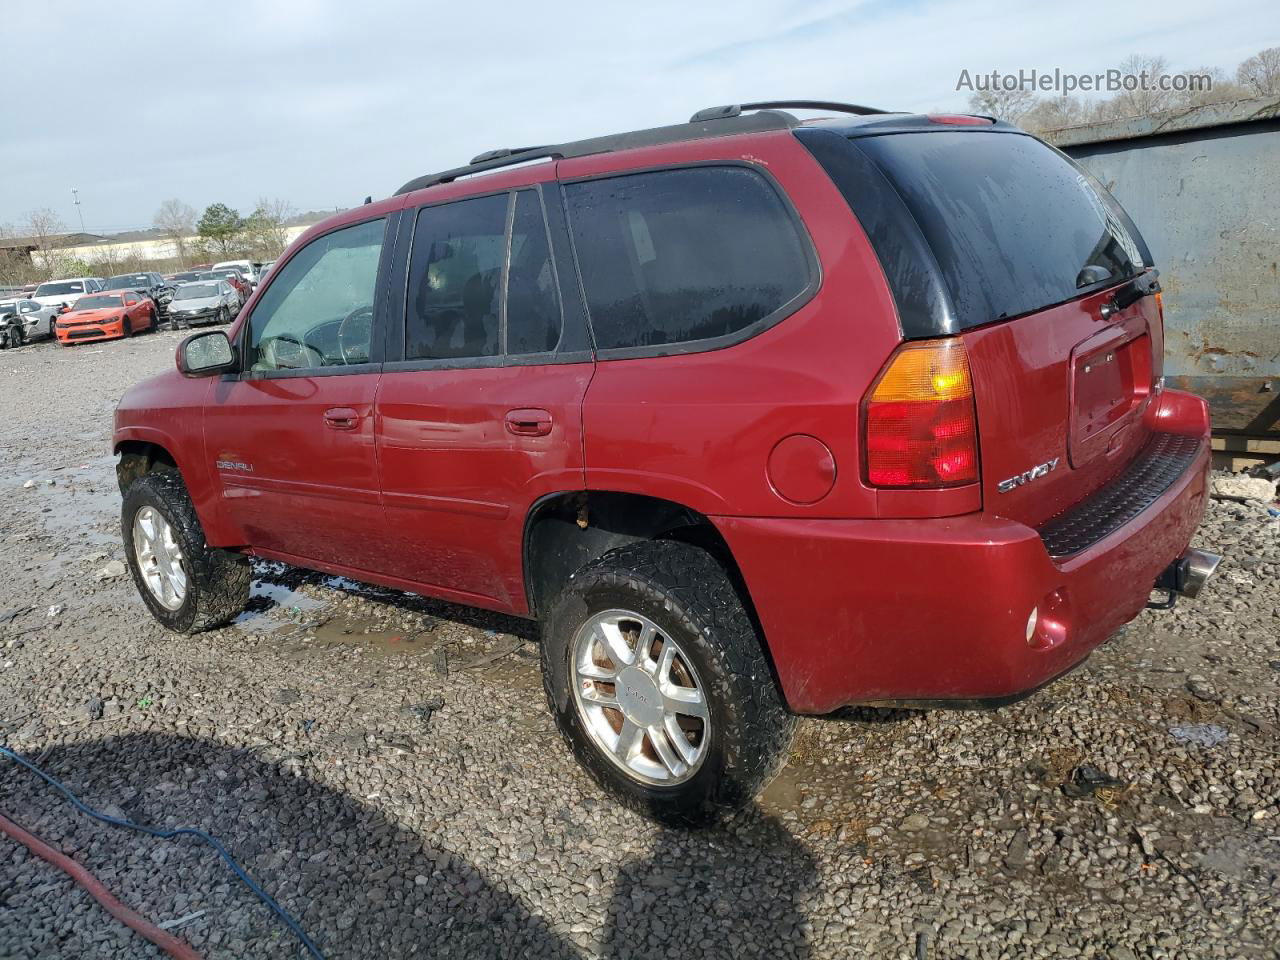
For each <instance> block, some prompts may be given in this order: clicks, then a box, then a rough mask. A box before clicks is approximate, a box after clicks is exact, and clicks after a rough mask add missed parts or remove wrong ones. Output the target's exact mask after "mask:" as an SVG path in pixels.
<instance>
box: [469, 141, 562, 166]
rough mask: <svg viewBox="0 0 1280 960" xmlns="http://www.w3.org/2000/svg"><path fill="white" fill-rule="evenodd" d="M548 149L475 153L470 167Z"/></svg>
mask: <svg viewBox="0 0 1280 960" xmlns="http://www.w3.org/2000/svg"><path fill="white" fill-rule="evenodd" d="M549 149H550V148H549V147H545V146H544V147H499V148H498V149H497V150H486V151H485V152H484V153H477V154H476V155H475V156H474V157H472V158H471V165H472V166H474V165H475V164H477V163H488V162H489V161H490V160H501V159H502V158H504V157H510V156H512V155H514V154H517V153H528V152H529V151H530V150H549Z"/></svg>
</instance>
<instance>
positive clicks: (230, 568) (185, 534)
mask: <svg viewBox="0 0 1280 960" xmlns="http://www.w3.org/2000/svg"><path fill="white" fill-rule="evenodd" d="M148 508H149V510H150V511H153V512H154V513H148V514H146V516H148V517H154V514H159V516H160V517H161V518H162V519H163V521H164V522H165V523H167V526H168V528H169V533H170V535H171V538H172V541H173V545H174V546H176V547H177V550H178V551H179V552H180V556H179V557H178V559H177V563H178V566H179V567H180V568H181V571H182V573H183V574H184V575H185V577H184V579H185V588H184V591H183V595H182V596H181V597H180V598H177V597H174V596H171V597H169V602H168V603H166V602H165V601H164V600H162V599H161V596H163V593H162V594H161V595H160V596H158V595H157V593H156V591H155V589H154V588H153V587H151V586H148V580H147V575H144V572H143V569H142V565H141V564H142V561H141V560H140V557H139V549H138V547H139V544H138V543H137V542H135V539H136V538H135V521H136V520H137V519H138V514H139V513H140V512H142V511H144V510H148ZM120 519H121V526H122V534H123V538H124V548H125V555H126V557H127V558H128V562H129V572H130V573H131V574H132V575H133V582H134V585H135V586H137V588H138V593H139V594H140V595H141V596H142V600H143V602H144V603H145V604H146V605H147V609H148V610H150V611H151V615H152V616H153V617H155V618H156V620H158V621H159V622H160V623H161V624H162V625H163V626H165V627H167V628H168V629H170V630H173V631H175V632H177V633H186V634H192V633H200V632H201V631H204V630H212V629H214V628H215V627H220V626H223V625H225V624H226V623H228V622H230V621H231V620H232V619H233V618H235V617H236V616H237V615H239V614H240V613H241V612H242V611H243V610H244V607H245V604H246V603H248V601H249V583H250V580H251V573H250V567H249V558H248V557H246V556H244V555H243V554H239V553H233V552H232V551H229V550H219V549H217V548H215V547H210V546H209V545H208V544H207V543H206V542H205V536H204V530H203V529H202V528H201V526H200V520H199V518H198V517H197V516H196V511H195V507H194V506H193V505H192V503H191V497H190V496H189V495H188V494H187V488H186V485H185V484H184V483H183V482H182V475H181V474H179V473H178V472H176V471H173V470H166V471H162V472H156V473H148V474H144V475H143V476H141V477H139V478H138V479H137V480H135V481H134V482H133V483H132V484H130V486H129V489H128V490H127V491H125V495H124V504H123V506H122V508H121V513H120ZM142 552H143V553H144V554H145V553H146V552H147V551H146V549H145V546H144V549H143V551H142ZM171 552H172V550H171ZM151 575H152V577H153V579H154V574H151ZM175 600H176V601H177V602H175Z"/></svg>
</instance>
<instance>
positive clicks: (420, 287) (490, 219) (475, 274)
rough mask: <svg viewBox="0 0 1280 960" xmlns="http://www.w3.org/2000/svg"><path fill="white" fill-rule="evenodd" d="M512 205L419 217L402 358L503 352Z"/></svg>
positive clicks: (476, 203)
mask: <svg viewBox="0 0 1280 960" xmlns="http://www.w3.org/2000/svg"><path fill="white" fill-rule="evenodd" d="M509 202H510V195H509V194H505V193H504V194H500V195H497V196H491V197H476V198H474V199H471V200H459V201H457V202H456V203H446V204H442V205H440V206H437V207H424V208H423V209H422V210H421V211H419V213H418V222H417V224H416V225H415V227H414V232H413V249H412V251H411V252H410V255H409V290H408V302H407V304H406V313H407V314H408V316H407V318H406V321H407V325H406V329H405V359H406V360H439V359H461V358H471V357H496V356H498V354H499V353H500V349H501V344H499V342H498V335H499V331H500V327H501V318H500V309H499V290H500V287H501V285H502V266H503V259H504V257H505V255H506V233H507V207H508V204H509ZM277 282H279V281H277Z"/></svg>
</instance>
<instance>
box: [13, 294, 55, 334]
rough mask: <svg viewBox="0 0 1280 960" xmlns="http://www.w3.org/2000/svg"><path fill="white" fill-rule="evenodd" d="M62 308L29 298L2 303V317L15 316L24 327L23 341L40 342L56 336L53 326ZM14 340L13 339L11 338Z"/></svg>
mask: <svg viewBox="0 0 1280 960" xmlns="http://www.w3.org/2000/svg"><path fill="white" fill-rule="evenodd" d="M60 309H61V308H60V307H55V306H53V305H52V304H44V303H39V302H38V301H36V300H32V299H30V298H29V297H27V298H22V299H17V300H5V301H3V302H0V317H3V316H6V315H13V316H15V317H17V319H18V320H19V322H20V324H21V326H22V339H23V340H24V341H25V340H40V339H42V338H44V337H52V336H54V331H53V325H54V321H55V320H57V318H58V312H59V310H60ZM11 339H12V338H11Z"/></svg>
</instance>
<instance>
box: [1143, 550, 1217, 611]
mask: <svg viewBox="0 0 1280 960" xmlns="http://www.w3.org/2000/svg"><path fill="white" fill-rule="evenodd" d="M1221 562H1222V557H1220V556H1218V555H1217V554H1216V553H1210V552H1209V551H1207V550H1188V551H1187V552H1186V553H1184V554H1183V555H1182V556H1180V557H1179V558H1178V559H1177V560H1175V561H1173V563H1171V564H1169V566H1168V567H1166V568H1165V571H1164V573H1162V574H1160V579H1159V580H1157V581H1156V584H1155V585H1156V589H1158V590H1168V591H1169V600H1168V602H1167V604H1156V605H1154V606H1157V607H1162V608H1163V609H1168V608H1169V607H1172V606H1173V599H1174V597H1175V595H1176V596H1183V597H1187V598H1188V599H1191V600H1194V599H1195V598H1196V597H1198V596H1200V591H1201V590H1203V589H1204V585H1205V584H1206V583H1207V582H1208V580H1209V578H1210V577H1212V576H1213V574H1214V572H1215V571H1216V570H1217V569H1218V564H1219V563H1221Z"/></svg>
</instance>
